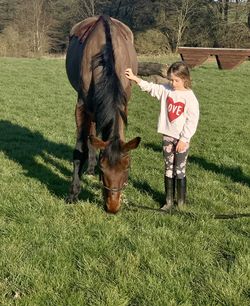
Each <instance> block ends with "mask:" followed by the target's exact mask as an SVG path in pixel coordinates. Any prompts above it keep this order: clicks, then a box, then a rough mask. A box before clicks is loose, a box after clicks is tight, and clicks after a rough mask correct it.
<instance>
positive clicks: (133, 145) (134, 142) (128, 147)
mask: <svg viewBox="0 0 250 306" xmlns="http://www.w3.org/2000/svg"><path fill="white" fill-rule="evenodd" d="M140 141H141V137H135V138H134V139H132V140H130V141H128V142H127V143H124V144H123V145H122V152H123V153H125V152H128V151H130V150H133V149H136V148H137V147H138V145H139V143H140Z"/></svg>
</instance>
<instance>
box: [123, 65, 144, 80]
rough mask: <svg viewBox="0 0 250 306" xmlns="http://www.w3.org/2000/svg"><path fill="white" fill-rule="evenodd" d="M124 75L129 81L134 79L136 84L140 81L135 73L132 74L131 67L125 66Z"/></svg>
mask: <svg viewBox="0 0 250 306" xmlns="http://www.w3.org/2000/svg"><path fill="white" fill-rule="evenodd" d="M125 76H126V77H127V78H128V79H129V80H131V81H135V82H136V83H137V84H138V83H140V81H141V79H140V78H138V77H137V76H136V75H134V74H133V71H132V69H131V68H127V69H126V70H125Z"/></svg>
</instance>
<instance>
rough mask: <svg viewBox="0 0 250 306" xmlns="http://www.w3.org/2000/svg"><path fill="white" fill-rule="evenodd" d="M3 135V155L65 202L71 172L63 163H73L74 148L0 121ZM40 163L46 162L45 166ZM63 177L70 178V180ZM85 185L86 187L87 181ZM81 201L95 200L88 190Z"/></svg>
mask: <svg viewBox="0 0 250 306" xmlns="http://www.w3.org/2000/svg"><path fill="white" fill-rule="evenodd" d="M0 131H1V136H0V151H2V152H4V154H5V155H6V156H7V157H8V158H9V159H11V160H13V161H14V162H16V163H18V164H19V165H20V166H21V167H22V168H23V170H24V175H26V176H28V177H31V178H35V179H37V180H39V181H40V182H41V183H42V184H44V185H46V186H47V188H48V189H49V191H50V192H51V193H52V194H54V195H56V196H57V197H59V198H65V197H66V195H67V192H68V190H69V185H70V181H69V180H70V179H71V176H72V172H71V171H69V170H68V169H67V168H66V167H65V166H64V165H63V164H62V163H61V162H60V160H71V159H72V151H73V150H72V148H71V147H70V146H68V145H65V144H62V143H55V142H52V141H49V140H47V139H45V138H44V137H43V135H42V134H41V133H39V132H33V131H30V130H29V129H28V128H26V127H22V126H20V125H17V124H13V123H11V122H10V121H6V120H0ZM37 158H39V161H38V160H37ZM40 159H42V160H43V162H42V163H41V162H40ZM55 159H57V160H55ZM52 168H56V171H55V172H54V171H52ZM56 172H57V173H58V172H59V174H56ZM62 176H66V177H68V178H69V180H68V179H67V178H66V179H65V178H63V177H62ZM83 181H84V183H86V180H84V179H83ZM79 198H80V200H83V201H84V200H87V199H88V200H89V201H93V199H94V198H95V196H94V194H93V193H91V192H89V191H87V190H82V192H81V194H80V197H79Z"/></svg>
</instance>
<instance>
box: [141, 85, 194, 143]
mask: <svg viewBox="0 0 250 306" xmlns="http://www.w3.org/2000/svg"><path fill="white" fill-rule="evenodd" d="M138 85H139V86H140V88H141V89H142V90H143V91H146V92H148V93H150V94H151V96H152V97H155V98H157V99H158V100H159V101H160V102H161V111H160V115H159V120H158V130H157V131H158V133H161V134H164V135H168V136H172V137H174V138H177V139H180V140H182V141H184V142H189V141H190V139H191V137H192V136H193V135H194V133H195V131H196V128H197V125H198V121H199V103H198V100H197V99H196V97H195V95H194V93H193V91H192V90H173V89H172V88H171V87H170V86H169V85H158V84H154V83H149V82H147V81H144V80H141V81H140V83H139V84H138Z"/></svg>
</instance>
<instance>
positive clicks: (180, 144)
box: [176, 140, 187, 153]
mask: <svg viewBox="0 0 250 306" xmlns="http://www.w3.org/2000/svg"><path fill="white" fill-rule="evenodd" d="M186 148H187V144H186V143H185V142H183V141H181V140H179V141H178V143H177V146H176V152H178V153H181V152H184V151H186Z"/></svg>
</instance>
